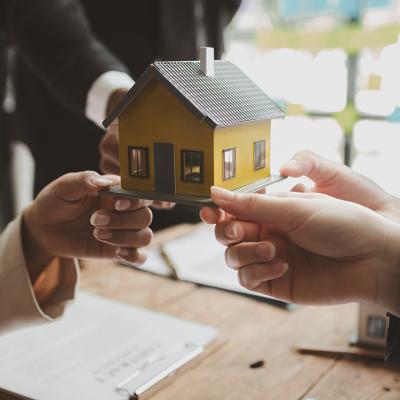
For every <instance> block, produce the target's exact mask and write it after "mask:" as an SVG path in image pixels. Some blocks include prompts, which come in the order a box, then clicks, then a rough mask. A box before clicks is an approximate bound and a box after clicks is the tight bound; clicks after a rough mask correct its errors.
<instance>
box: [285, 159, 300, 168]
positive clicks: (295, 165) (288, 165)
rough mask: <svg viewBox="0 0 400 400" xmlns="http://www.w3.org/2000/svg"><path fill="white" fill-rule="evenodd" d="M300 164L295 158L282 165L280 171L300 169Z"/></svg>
mask: <svg viewBox="0 0 400 400" xmlns="http://www.w3.org/2000/svg"><path fill="white" fill-rule="evenodd" d="M300 165H301V164H300V162H299V161H298V160H296V159H295V158H294V159H293V160H290V161H288V162H287V163H286V164H284V165H283V166H282V168H281V170H283V169H297V168H299V167H300Z"/></svg>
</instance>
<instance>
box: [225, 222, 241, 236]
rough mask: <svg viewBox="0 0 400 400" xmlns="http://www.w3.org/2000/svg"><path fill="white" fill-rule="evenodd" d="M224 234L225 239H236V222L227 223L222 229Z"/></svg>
mask: <svg viewBox="0 0 400 400" xmlns="http://www.w3.org/2000/svg"><path fill="white" fill-rule="evenodd" d="M224 235H225V237H226V238H227V239H237V237H238V225H237V223H236V222H232V223H230V224H228V225H227V226H226V227H225V229H224Z"/></svg>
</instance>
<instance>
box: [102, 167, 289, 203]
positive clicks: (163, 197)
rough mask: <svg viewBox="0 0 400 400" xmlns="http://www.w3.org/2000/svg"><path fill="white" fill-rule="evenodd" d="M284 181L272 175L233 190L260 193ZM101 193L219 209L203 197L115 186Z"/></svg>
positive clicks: (281, 177)
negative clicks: (267, 187)
mask: <svg viewBox="0 0 400 400" xmlns="http://www.w3.org/2000/svg"><path fill="white" fill-rule="evenodd" d="M284 179H286V176H282V175H271V176H269V177H268V178H265V179H260V180H259V181H256V182H253V183H251V184H249V185H246V186H242V187H240V188H238V189H235V190H233V192H238V193H255V192H258V191H259V190H262V189H263V188H265V187H266V186H269V185H272V184H274V183H277V182H280V181H282V180H284ZM101 193H102V194H105V195H110V196H115V197H127V198H134V199H146V200H158V201H165V202H169V203H177V204H183V205H186V206H192V207H217V206H216V205H215V204H214V203H213V202H212V200H211V198H210V197H202V196H186V195H179V194H168V193H159V192H154V191H145V190H134V189H123V188H121V187H119V186H113V187H111V188H110V189H108V190H104V191H102V192H101Z"/></svg>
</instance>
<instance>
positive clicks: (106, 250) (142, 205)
mask: <svg viewBox="0 0 400 400" xmlns="http://www.w3.org/2000/svg"><path fill="white" fill-rule="evenodd" d="M118 182H119V177H116V176H110V175H105V176H100V175H99V174H97V173H96V172H93V171H86V172H79V173H71V174H67V175H64V176H62V177H60V178H59V179H57V180H56V181H54V182H52V183H51V184H49V185H48V186H47V187H46V188H44V189H43V190H42V192H40V193H39V195H38V197H37V198H36V200H35V201H34V202H33V203H32V204H31V205H30V206H29V207H28V208H27V209H26V210H25V211H24V213H23V230H22V231H23V247H24V253H25V257H26V260H27V265H28V270H29V273H30V275H31V279H32V281H35V279H36V278H37V276H39V275H40V272H41V271H42V269H43V268H44V267H45V266H46V265H48V263H49V262H50V260H51V259H52V258H53V257H55V256H59V257H82V258H87V257H107V258H113V257H118V258H121V259H123V260H125V261H128V262H130V263H132V264H135V265H138V264H140V263H142V262H143V261H144V260H145V255H144V254H141V253H140V252H139V251H138V248H140V247H143V246H146V245H148V244H149V243H150V241H151V238H152V232H151V230H150V229H149V228H148V226H149V225H150V223H151V220H152V213H151V211H150V209H149V208H148V207H147V206H149V205H150V204H151V201H147V200H127V199H118V198H113V197H110V196H99V195H98V192H99V191H100V190H102V189H106V188H107V187H109V186H111V185H115V184H116V183H118ZM91 224H92V225H93V226H94V230H93V227H92V226H91Z"/></svg>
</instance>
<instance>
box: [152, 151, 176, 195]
mask: <svg viewBox="0 0 400 400" xmlns="http://www.w3.org/2000/svg"><path fill="white" fill-rule="evenodd" d="M154 172H155V181H156V191H157V192H160V193H169V194H175V154H174V145H173V144H172V143H154Z"/></svg>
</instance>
